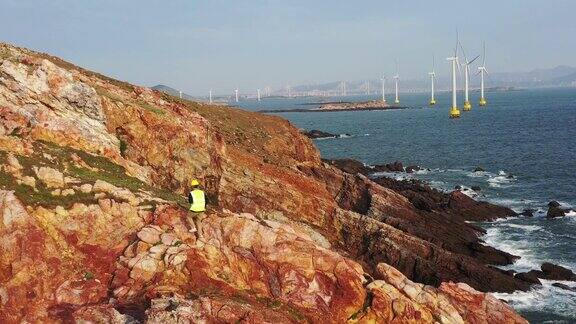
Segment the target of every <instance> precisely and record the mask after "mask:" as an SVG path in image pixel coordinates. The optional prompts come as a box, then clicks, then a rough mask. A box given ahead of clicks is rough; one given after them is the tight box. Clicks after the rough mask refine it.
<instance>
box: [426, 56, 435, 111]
mask: <svg viewBox="0 0 576 324" xmlns="http://www.w3.org/2000/svg"><path fill="white" fill-rule="evenodd" d="M428 74H429V75H430V106H434V105H435V104H436V98H434V79H436V72H434V55H432V72H430V73H428Z"/></svg>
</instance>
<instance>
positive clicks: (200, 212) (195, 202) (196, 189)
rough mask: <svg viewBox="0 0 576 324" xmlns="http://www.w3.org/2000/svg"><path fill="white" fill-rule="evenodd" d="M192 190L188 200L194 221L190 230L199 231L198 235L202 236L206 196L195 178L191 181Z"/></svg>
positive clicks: (192, 231)
mask: <svg viewBox="0 0 576 324" xmlns="http://www.w3.org/2000/svg"><path fill="white" fill-rule="evenodd" d="M190 185H191V186H192V190H191V191H190V193H189V194H188V202H189V203H190V211H191V212H192V222H190V232H191V233H194V232H197V235H196V236H197V237H198V238H202V220H203V219H204V217H205V215H204V212H205V211H206V196H205V195H204V190H202V189H201V188H200V182H199V181H198V180H197V179H193V180H192V181H191V182H190Z"/></svg>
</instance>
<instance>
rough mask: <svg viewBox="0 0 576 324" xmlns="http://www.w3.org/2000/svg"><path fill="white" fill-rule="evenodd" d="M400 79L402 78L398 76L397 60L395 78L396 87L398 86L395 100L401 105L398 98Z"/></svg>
mask: <svg viewBox="0 0 576 324" xmlns="http://www.w3.org/2000/svg"><path fill="white" fill-rule="evenodd" d="M398 79H400V76H399V75H398V60H396V75H395V76H394V81H395V86H396V99H395V100H394V103H395V104H399V103H400V98H399V97H398Z"/></svg>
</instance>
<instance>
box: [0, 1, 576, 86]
mask: <svg viewBox="0 0 576 324" xmlns="http://www.w3.org/2000/svg"><path fill="white" fill-rule="evenodd" d="M575 13H576V1H574V0H538V1H537V0H497V1H495V0H481V1H474V2H473V1H462V0H461V1H442V0H439V1H429V0H421V1H420V0H414V1H383V0H374V1H372V0H355V1H350V0H348V1H344V0H326V1H324V0H322V1H320V0H294V1H289V0H226V1H225V0H202V1H195V0H188V1H184V0H165V1H159V0H158V1H150V0H139V1H135V0H98V1H96V0H81V1H79V0H50V1H47V0H0V41H3V42H8V43H12V44H16V45H19V46H24V47H27V48H31V49H34V50H38V51H41V52H47V53H50V54H53V55H56V56H59V57H61V58H63V59H66V60H68V61H71V62H73V63H75V64H77V65H80V66H82V67H85V68H88V69H91V70H95V71H98V72H101V73H103V74H106V75H109V76H112V77H114V78H117V79H121V80H126V81H129V82H131V83H135V84H139V85H144V86H153V85H156V84H165V85H168V86H171V87H174V88H177V89H180V90H182V91H183V92H185V93H188V94H192V95H205V94H207V93H208V91H209V90H210V89H213V90H214V92H215V93H218V94H230V93H232V91H233V89H234V88H235V87H239V89H240V92H244V93H254V92H255V91H256V90H255V89H256V88H264V87H265V86H271V87H272V88H273V89H274V88H276V89H277V88H280V87H285V86H287V85H299V84H314V83H324V82H331V81H337V80H350V81H353V80H362V79H376V78H380V76H381V75H383V74H384V75H387V76H391V75H393V74H394V70H395V63H394V61H395V60H396V59H397V60H398V62H399V70H400V76H401V78H405V79H413V78H423V77H427V72H429V70H430V69H431V65H432V56H433V55H434V56H435V57H436V71H437V74H438V75H442V74H448V72H449V64H448V62H447V61H446V60H445V58H446V57H448V56H449V55H450V54H451V53H452V51H453V48H454V45H455V38H456V36H455V34H456V32H455V30H456V29H458V30H459V34H460V40H461V42H462V44H463V46H464V49H465V51H466V54H467V55H468V56H469V57H473V56H475V55H477V54H480V52H481V48H482V42H483V41H485V42H486V47H487V58H486V66H487V68H488V70H489V71H490V72H492V73H494V72H520V71H529V70H532V69H535V68H550V67H554V66H557V65H572V66H576V55H575V54H576V19H574V15H575Z"/></svg>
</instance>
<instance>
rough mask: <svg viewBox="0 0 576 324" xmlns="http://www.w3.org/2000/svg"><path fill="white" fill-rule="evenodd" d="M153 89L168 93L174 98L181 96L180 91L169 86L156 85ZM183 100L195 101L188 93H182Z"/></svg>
mask: <svg viewBox="0 0 576 324" xmlns="http://www.w3.org/2000/svg"><path fill="white" fill-rule="evenodd" d="M151 89H154V90H158V91H160V92H164V93H167V94H169V95H172V96H174V97H178V96H180V91H178V90H176V89H174V88H171V87H169V86H167V85H163V84H159V85H155V86H153V87H151ZM182 98H183V99H187V100H194V97H192V96H191V95H189V94H186V93H182Z"/></svg>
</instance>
